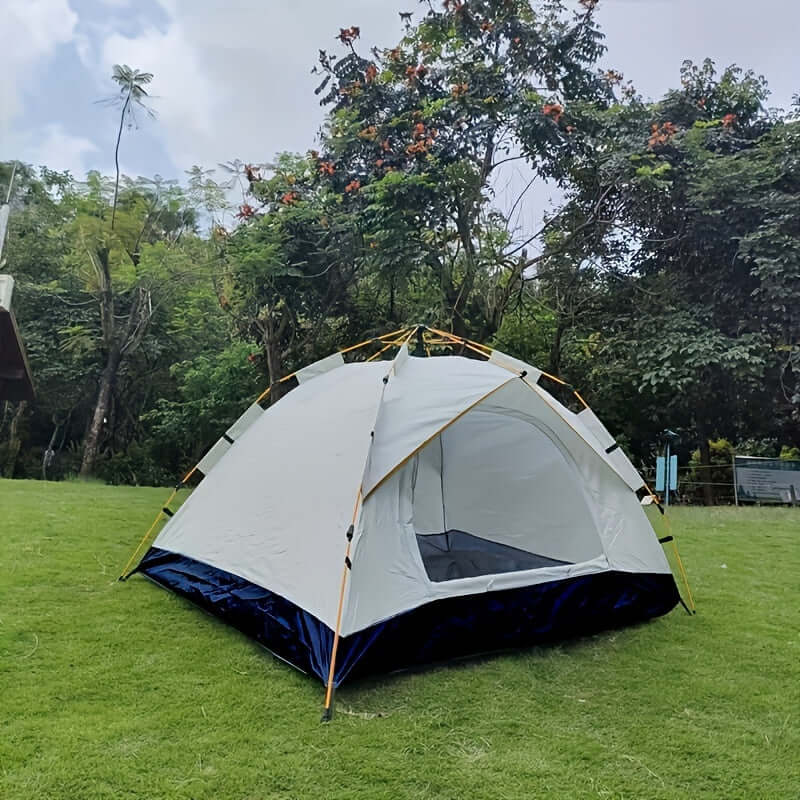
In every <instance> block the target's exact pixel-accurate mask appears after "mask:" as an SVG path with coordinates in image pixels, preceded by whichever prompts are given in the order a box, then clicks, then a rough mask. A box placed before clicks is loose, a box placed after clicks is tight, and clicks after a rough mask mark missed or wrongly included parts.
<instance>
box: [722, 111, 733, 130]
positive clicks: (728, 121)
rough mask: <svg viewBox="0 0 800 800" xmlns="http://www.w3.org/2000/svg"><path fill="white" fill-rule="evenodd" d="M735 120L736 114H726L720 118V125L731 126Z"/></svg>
mask: <svg viewBox="0 0 800 800" xmlns="http://www.w3.org/2000/svg"><path fill="white" fill-rule="evenodd" d="M735 122H736V114H726V115H725V116H724V117H723V118H722V127H723V128H732V127H733V126H734V124H735Z"/></svg>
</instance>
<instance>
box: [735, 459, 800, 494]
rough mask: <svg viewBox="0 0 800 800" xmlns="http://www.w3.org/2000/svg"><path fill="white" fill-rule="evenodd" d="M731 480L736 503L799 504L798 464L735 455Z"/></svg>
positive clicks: (799, 476)
mask: <svg viewBox="0 0 800 800" xmlns="http://www.w3.org/2000/svg"><path fill="white" fill-rule="evenodd" d="M733 480H734V483H735V484H736V498H737V502H739V503H741V502H742V501H744V502H758V503H794V502H798V501H800V461H787V460H785V459H780V458H754V457H751V456H736V457H735V459H734V475H733Z"/></svg>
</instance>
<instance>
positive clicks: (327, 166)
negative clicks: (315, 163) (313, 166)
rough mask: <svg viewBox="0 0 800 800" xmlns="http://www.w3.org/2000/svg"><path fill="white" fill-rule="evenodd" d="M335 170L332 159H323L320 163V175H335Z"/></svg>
mask: <svg viewBox="0 0 800 800" xmlns="http://www.w3.org/2000/svg"><path fill="white" fill-rule="evenodd" d="M334 172H335V170H334V167H333V164H332V162H330V161H323V162H322V163H321V164H320V165H319V173H320V175H333V173H334Z"/></svg>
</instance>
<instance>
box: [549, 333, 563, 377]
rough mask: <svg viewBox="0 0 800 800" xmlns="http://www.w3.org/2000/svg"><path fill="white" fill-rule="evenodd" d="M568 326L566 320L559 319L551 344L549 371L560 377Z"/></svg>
mask: <svg viewBox="0 0 800 800" xmlns="http://www.w3.org/2000/svg"><path fill="white" fill-rule="evenodd" d="M566 327H567V326H566V324H565V323H564V321H563V320H559V322H558V325H557V326H556V332H555V334H554V335H553V341H552V343H551V344H550V363H549V364H548V367H547V371H548V372H549V373H550V374H551V375H555V376H556V377H558V376H559V373H560V372H561V347H562V341H563V339H564V332H565V331H566Z"/></svg>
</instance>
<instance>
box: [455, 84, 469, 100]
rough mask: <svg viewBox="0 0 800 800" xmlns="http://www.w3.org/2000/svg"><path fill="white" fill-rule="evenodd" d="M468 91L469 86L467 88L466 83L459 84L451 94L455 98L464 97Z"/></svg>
mask: <svg viewBox="0 0 800 800" xmlns="http://www.w3.org/2000/svg"><path fill="white" fill-rule="evenodd" d="M468 89H469V86H467V84H466V83H457V84H456V85H455V86H454V87H453V88H452V89H451V90H450V94H451V95H453V97H455V98H458V97H463V96H464V95H465V94H466V93H467V90H468Z"/></svg>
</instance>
